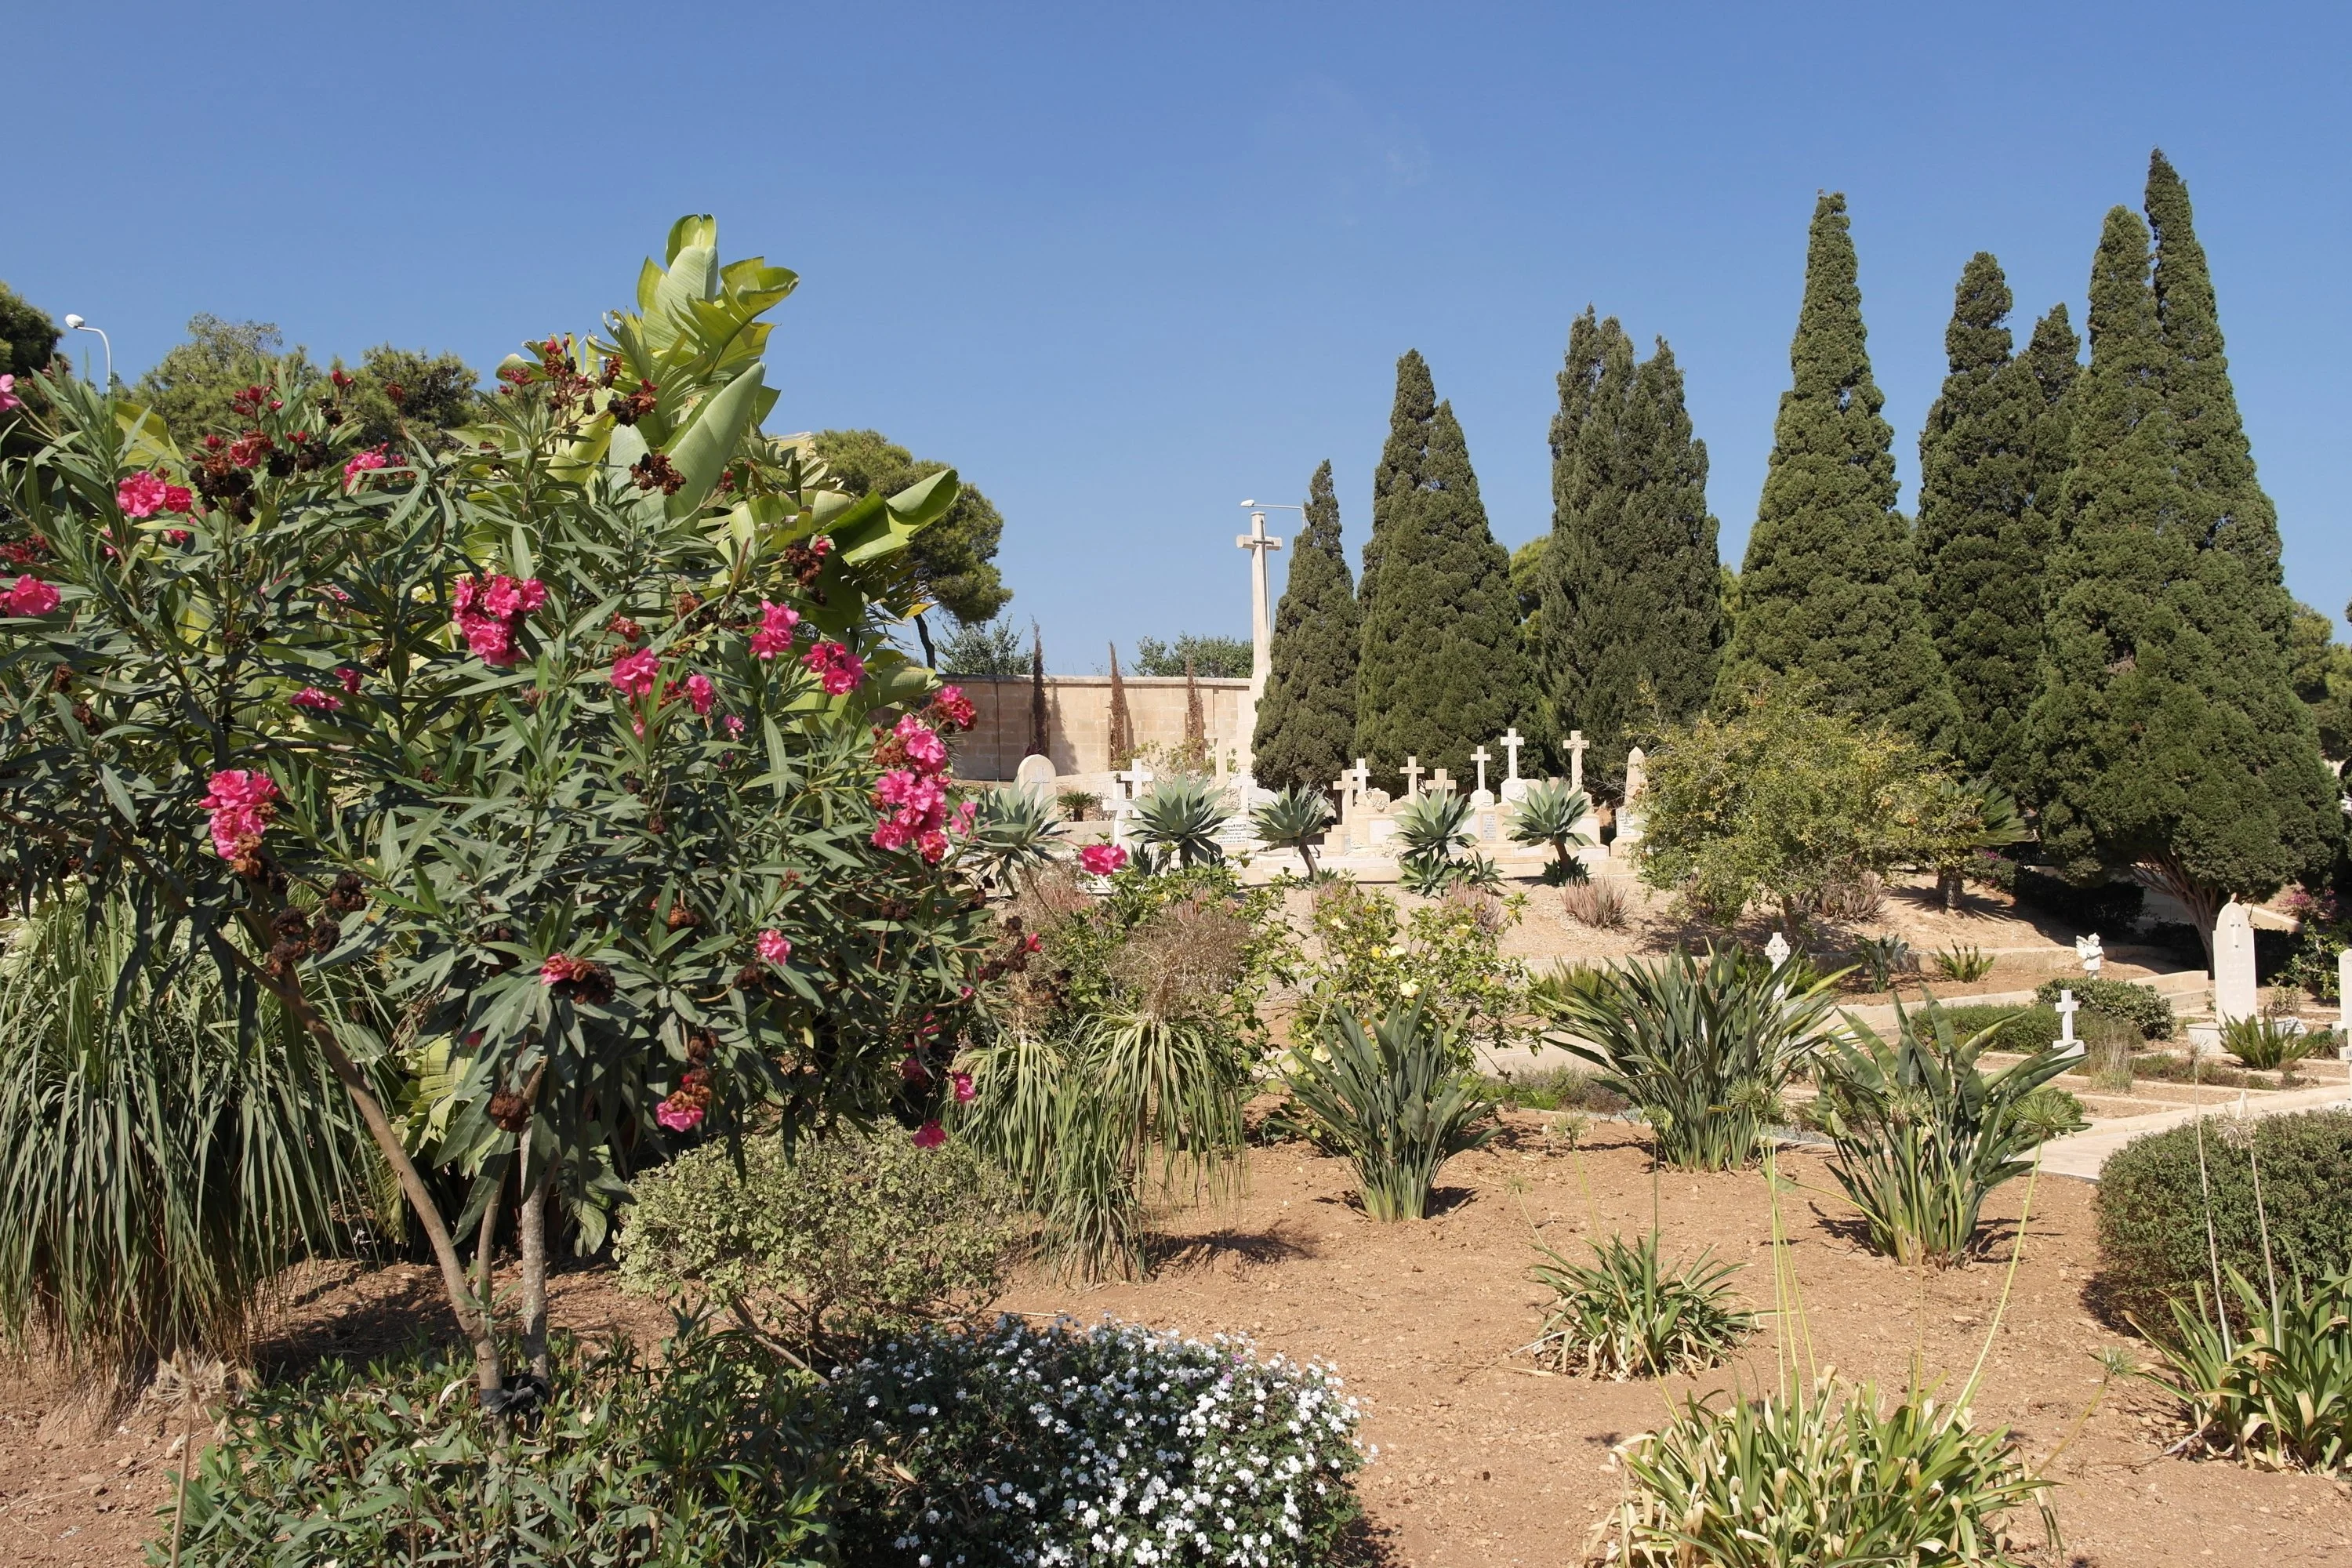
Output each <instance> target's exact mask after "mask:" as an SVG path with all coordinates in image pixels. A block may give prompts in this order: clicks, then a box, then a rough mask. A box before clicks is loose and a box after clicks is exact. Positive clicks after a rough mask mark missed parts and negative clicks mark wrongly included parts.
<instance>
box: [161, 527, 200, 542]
mask: <svg viewBox="0 0 2352 1568" xmlns="http://www.w3.org/2000/svg"><path fill="white" fill-rule="evenodd" d="M194 537H195V535H194V534H193V533H190V532H189V531H187V530H186V529H184V528H167V529H165V530H164V531H163V542H164V543H166V544H185V543H186V542H188V541H190V540H191V539H194Z"/></svg>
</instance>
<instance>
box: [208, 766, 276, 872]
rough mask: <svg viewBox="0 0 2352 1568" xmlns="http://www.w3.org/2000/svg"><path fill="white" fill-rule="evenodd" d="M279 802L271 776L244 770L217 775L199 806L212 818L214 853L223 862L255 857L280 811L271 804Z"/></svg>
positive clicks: (209, 828)
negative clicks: (254, 853) (249, 855)
mask: <svg viewBox="0 0 2352 1568" xmlns="http://www.w3.org/2000/svg"><path fill="white" fill-rule="evenodd" d="M277 798H278V785H277V784H276V783H275V782H274V781H273V780H272V779H271V778H270V776H269V775H268V773H248V772H247V771H246V770H245V769H243V768H225V769H223V770H222V771H221V772H219V773H215V774H214V775H213V776H212V779H211V781H210V788H209V789H208V790H207V791H206V793H205V798H204V799H202V800H200V801H198V802H196V805H197V806H198V807H199V808H200V809H202V810H205V811H207V812H210V813H211V814H212V819H211V821H210V822H209V823H208V824H207V825H206V827H207V830H208V831H209V832H210V833H211V835H212V840H213V852H214V853H215V854H216V855H218V856H219V857H220V858H222V859H224V860H235V859H236V858H239V857H241V856H244V855H248V854H250V853H252V851H253V850H254V848H255V847H257V846H258V845H259V844H260V842H261V836H262V835H263V834H264V833H266V832H268V830H269V824H270V822H271V820H272V819H273V818H275V817H276V816H277V815H278V808H277V807H276V806H275V805H271V804H270V803H271V802H273V801H275V800H276V799H277Z"/></svg>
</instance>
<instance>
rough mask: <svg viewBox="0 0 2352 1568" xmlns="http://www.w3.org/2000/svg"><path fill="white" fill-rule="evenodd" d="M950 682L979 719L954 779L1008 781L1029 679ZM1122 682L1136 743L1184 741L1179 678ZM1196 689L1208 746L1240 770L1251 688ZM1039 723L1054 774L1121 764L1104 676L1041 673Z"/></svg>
mask: <svg viewBox="0 0 2352 1568" xmlns="http://www.w3.org/2000/svg"><path fill="white" fill-rule="evenodd" d="M955 683H956V684H957V685H959V686H961V687H962V688H963V689H964V694H965V695H966V696H968V697H970V698H971V705H972V708H973V710H974V711H975V713H976V714H977V717H976V719H975V720H974V721H973V723H972V727H971V733H970V734H967V735H963V736H960V737H958V739H957V741H956V745H955V771H956V776H957V777H959V778H967V779H973V780H997V781H1010V780H1011V779H1012V777H1013V770H1014V769H1016V768H1018V767H1019V766H1020V765H1021V759H1022V757H1023V756H1024V755H1025V754H1027V752H1028V750H1029V678H1028V677H1027V676H1025V675H1018V676H1013V675H1008V676H1003V677H992V676H959V677H956V678H955ZM1120 684H1121V685H1122V686H1124V687H1126V688H1127V711H1128V715H1129V717H1130V718H1131V719H1133V720H1134V721H1135V740H1136V744H1137V745H1139V746H1150V745H1154V744H1157V745H1159V746H1160V747H1162V748H1165V749H1167V750H1171V751H1172V750H1174V749H1175V748H1177V747H1179V746H1181V745H1182V744H1183V743H1184V678H1183V677H1182V676H1181V675H1178V676H1139V675H1129V676H1122V677H1121V679H1120ZM1198 684H1199V686H1200V688H1201V711H1202V717H1203V718H1204V719H1205V720H1206V721H1207V727H1208V731H1209V744H1210V746H1211V747H1212V748H1213V751H1217V752H1223V753H1224V754H1225V765H1226V766H1227V767H1228V768H1235V767H1238V766H1239V765H1240V764H1241V763H1242V762H1243V761H1244V759H1245V758H1246V757H1247V755H1248V753H1249V742H1250V730H1251V728H1252V726H1254V725H1255V722H1256V710H1255V708H1254V707H1253V705H1252V704H1251V702H1250V683H1249V682H1248V681H1246V680H1212V679H1208V678H1206V677H1202V679H1201V680H1200V681H1199V683H1198ZM1045 723H1046V731H1047V736H1048V751H1047V755H1049V756H1050V757H1052V758H1053V761H1054V772H1055V773H1056V774H1058V775H1061V776H1063V777H1070V776H1073V775H1088V774H1099V773H1109V772H1110V771H1111V770H1112V769H1113V768H1114V767H1115V766H1117V765H1119V763H1123V762H1124V760H1125V759H1115V758H1113V757H1112V756H1111V754H1110V677H1109V676H1108V675H1049V676H1047V677H1046V678H1045Z"/></svg>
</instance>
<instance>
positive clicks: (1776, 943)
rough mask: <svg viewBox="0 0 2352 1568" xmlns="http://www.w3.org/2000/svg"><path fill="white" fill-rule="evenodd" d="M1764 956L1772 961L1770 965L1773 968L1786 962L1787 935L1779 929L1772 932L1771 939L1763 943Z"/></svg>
mask: <svg viewBox="0 0 2352 1568" xmlns="http://www.w3.org/2000/svg"><path fill="white" fill-rule="evenodd" d="M1764 956H1765V957H1767V958H1769V959H1770V960H1771V961H1772V967H1773V968H1775V969H1778V968H1780V966H1781V965H1782V964H1784V963H1788V962H1789V939H1788V937H1787V936H1786V935H1784V934H1783V933H1781V932H1780V931H1774V932H1773V933H1772V940H1771V941H1769V942H1766V943H1765V944H1764Z"/></svg>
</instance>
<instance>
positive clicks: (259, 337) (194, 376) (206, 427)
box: [131, 315, 324, 447]
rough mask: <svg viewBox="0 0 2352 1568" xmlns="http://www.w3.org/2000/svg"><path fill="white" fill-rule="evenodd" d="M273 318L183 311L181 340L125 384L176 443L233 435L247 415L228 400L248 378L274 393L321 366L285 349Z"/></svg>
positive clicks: (293, 388)
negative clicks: (223, 317)
mask: <svg viewBox="0 0 2352 1568" xmlns="http://www.w3.org/2000/svg"><path fill="white" fill-rule="evenodd" d="M285 346H286V339H285V335H284V334H283V333H281V332H279V331H278V324H277V323H276V322H275V321H222V320H221V319H220V318H219V317H218V316H213V315H196V316H192V317H190V318H189V319H188V341H187V342H184V343H181V344H179V345H178V346H176V347H174V348H173V349H171V350H170V351H169V352H167V353H165V354H164V355H163V358H162V359H160V360H157V361H156V362H155V363H154V364H153V366H152V367H151V368H150V369H149V370H148V372H147V374H144V375H142V376H141V377H140V378H139V380H138V382H137V384H135V385H133V386H132V388H131V396H132V397H133V398H134V399H135V400H137V401H138V402H140V403H143V404H145V405H147V406H148V407H149V408H150V409H152V410H153V412H154V413H155V415H156V416H157V417H159V418H161V419H162V420H163V425H164V427H165V428H166V429H168V430H170V431H171V432H172V436H173V439H175V440H177V441H178V442H179V443H180V445H182V446H183V447H189V446H194V444H195V443H196V442H198V441H200V440H202V439H203V438H204V437H206V436H230V437H234V436H240V435H243V434H244V433H245V431H246V430H247V429H248V428H250V427H251V426H252V424H253V421H252V420H251V419H249V418H247V417H246V416H244V415H241V414H239V413H237V411H236V409H235V408H234V407H232V406H231V404H232V402H233V400H234V399H235V398H236V395H237V394H238V393H240V392H242V391H244V390H245V389H246V388H247V387H248V386H274V387H275V388H276V389H277V391H278V396H279V398H280V399H281V400H282V401H289V402H290V401H291V396H290V395H291V394H293V393H297V392H308V391H310V389H311V387H313V386H314V385H316V384H318V382H319V380H320V377H321V376H322V375H323V374H324V373H323V372H322V371H320V369H319V367H318V366H316V365H314V364H312V363H310V355H309V354H308V353H305V352H304V351H303V350H302V349H301V348H300V347H299V345H298V346H297V347H296V348H295V350H294V352H293V353H286V352H285Z"/></svg>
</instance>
